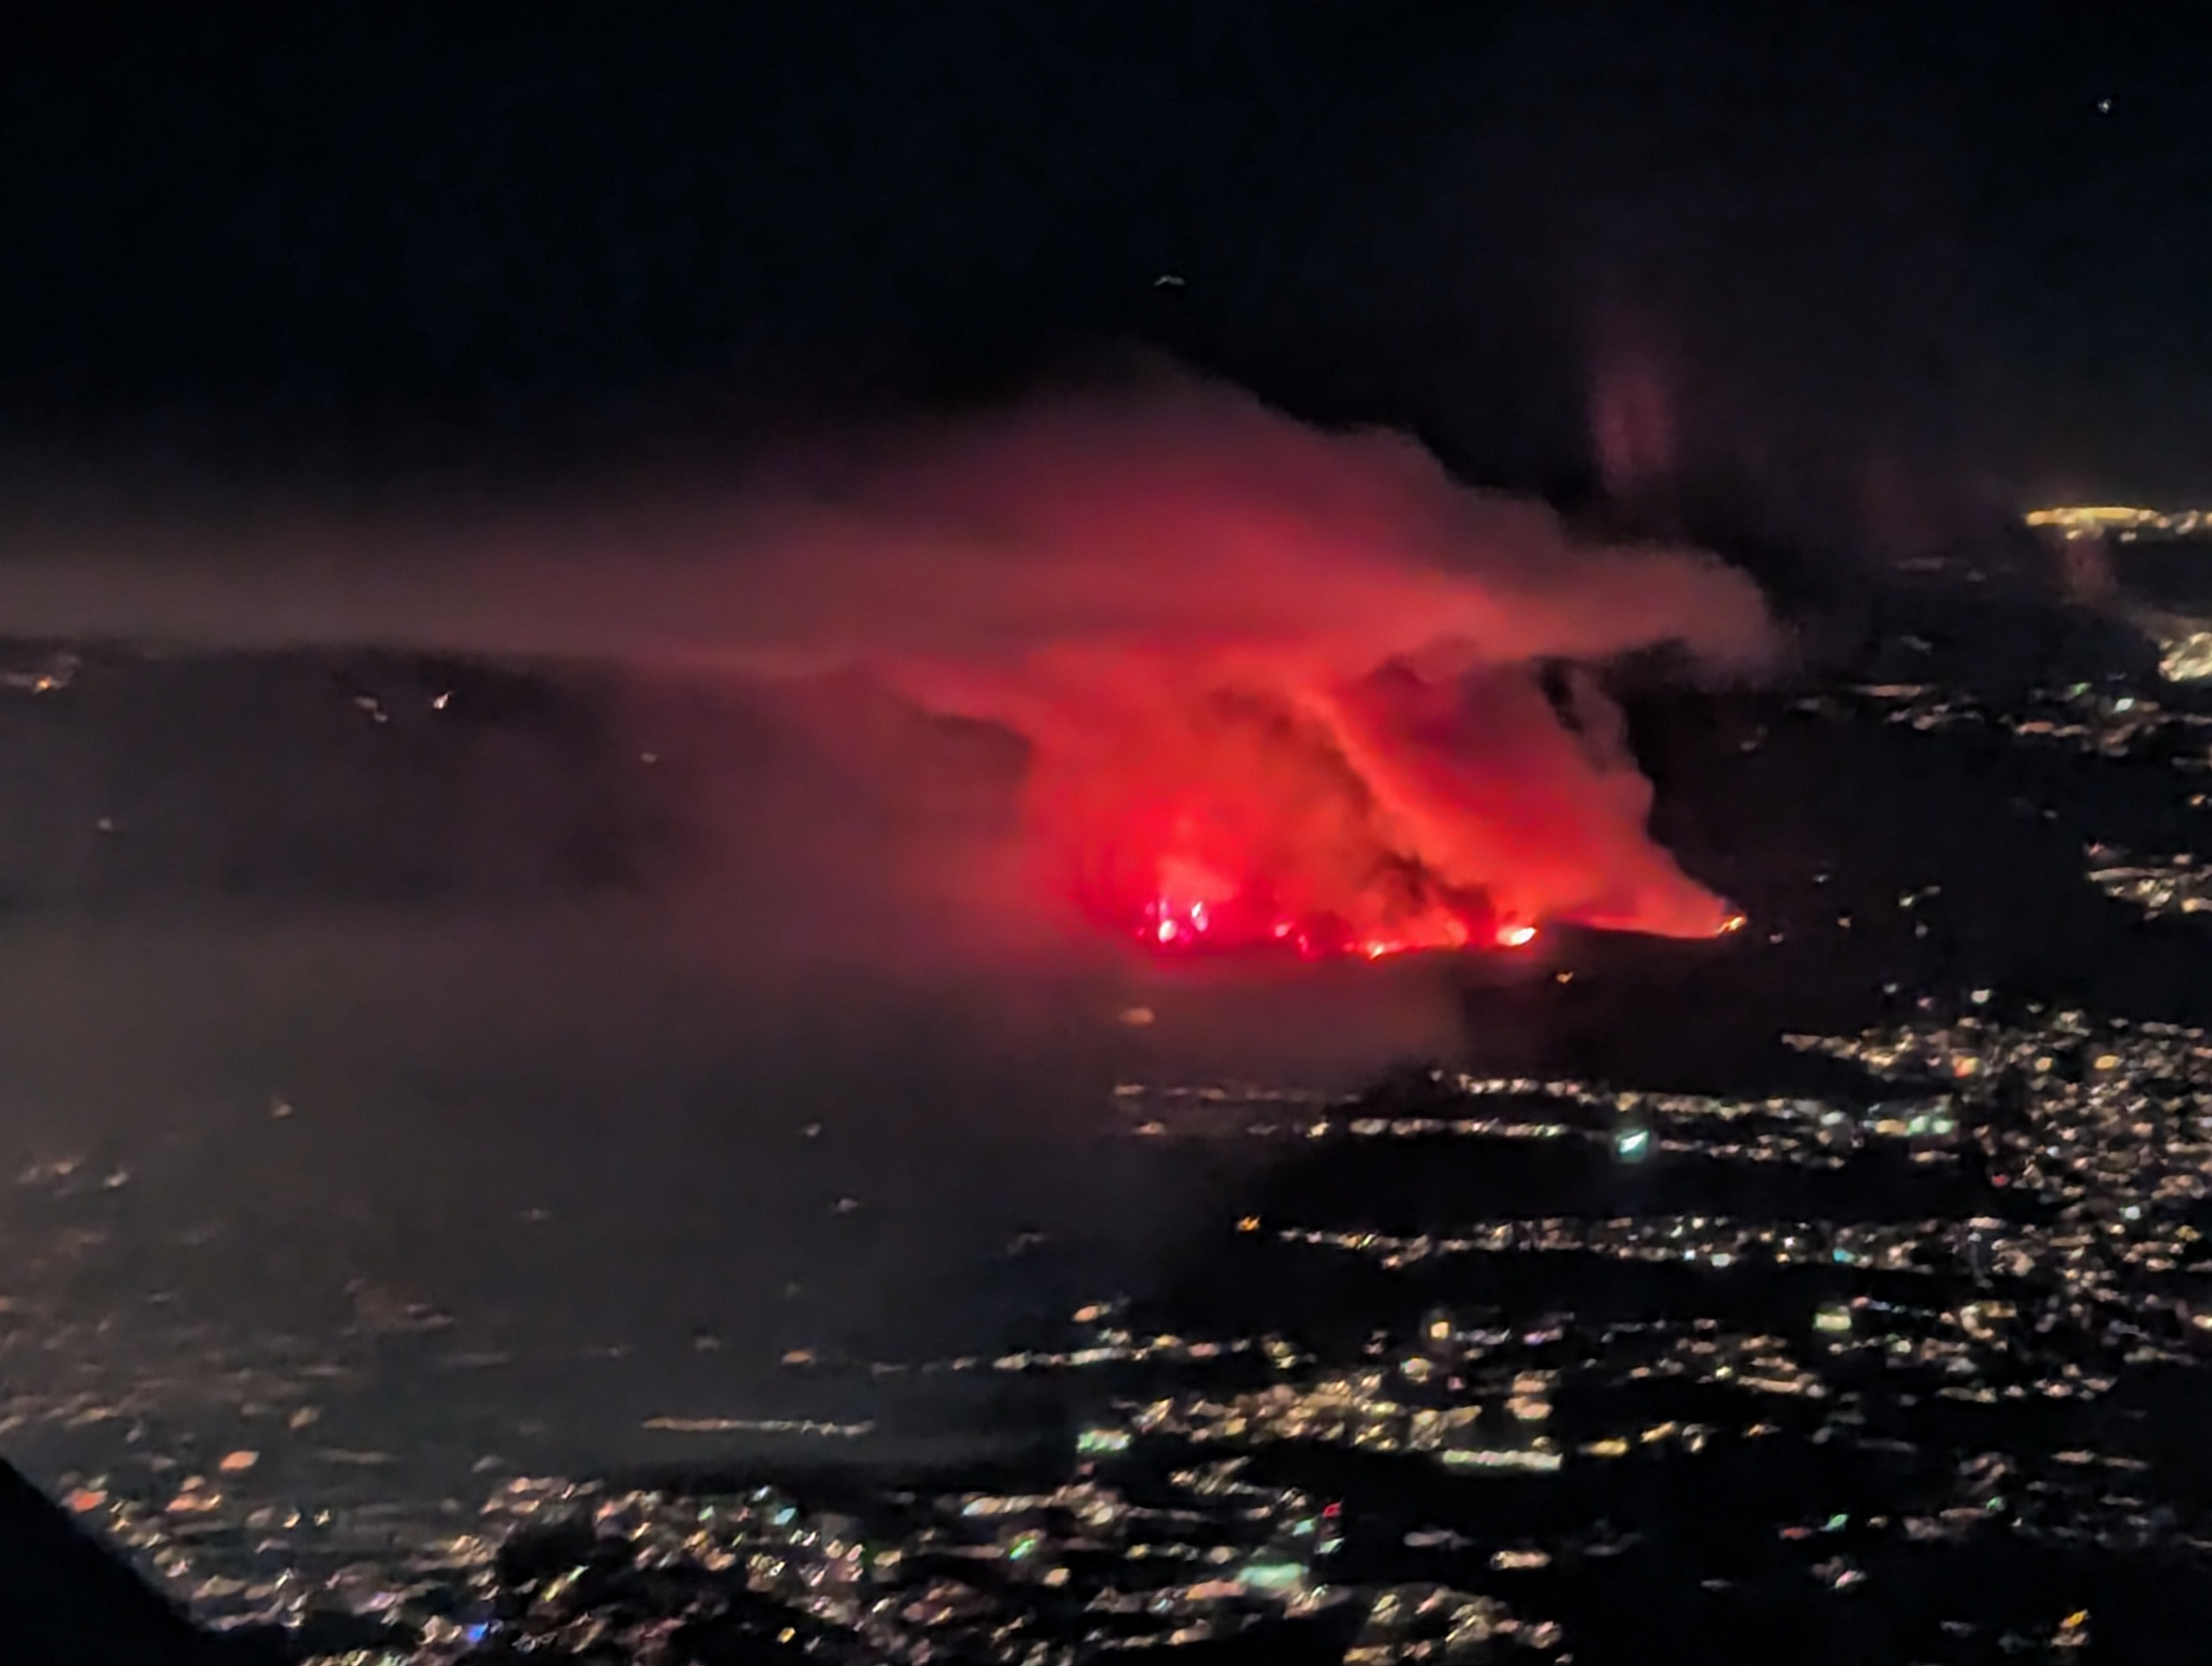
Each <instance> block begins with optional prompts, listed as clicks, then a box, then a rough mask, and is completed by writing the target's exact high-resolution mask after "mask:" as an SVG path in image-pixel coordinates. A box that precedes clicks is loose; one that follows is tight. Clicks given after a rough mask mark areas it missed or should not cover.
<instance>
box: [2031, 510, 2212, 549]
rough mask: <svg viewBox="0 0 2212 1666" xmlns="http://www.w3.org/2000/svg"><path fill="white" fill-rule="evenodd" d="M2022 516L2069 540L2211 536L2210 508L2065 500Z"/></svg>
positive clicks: (2211, 514)
mask: <svg viewBox="0 0 2212 1666" xmlns="http://www.w3.org/2000/svg"><path fill="white" fill-rule="evenodd" d="M2022 520H2025V521H2026V523H2027V525H2028V526H2034V527H2039V528H2049V529H2050V530H2051V531H2054V532H2058V533H2060V534H2061V535H2062V536H2063V537H2064V538H2067V539H2068V540H2069V542H2070V541H2072V540H2075V539H2077V538H2104V537H2106V536H2108V535H2109V536H2113V537H2117V538H2118V539H2119V540H2120V541H2121V542H2122V543H2132V542H2133V541H2134V540H2135V539H2136V538H2142V537H2143V536H2145V535H2146V534H2148V536H2150V537H2153V538H2195V537H2199V536H2203V537H2212V509H2174V510H2171V511H2166V510H2159V509H2139V508H2129V507H2127V506H2124V505H2120V504H2068V505H2062V506H2059V507H2056V508H2048V509H2031V510H2029V511H2028V512H2027V514H2026V515H2025V516H2023V517H2022Z"/></svg>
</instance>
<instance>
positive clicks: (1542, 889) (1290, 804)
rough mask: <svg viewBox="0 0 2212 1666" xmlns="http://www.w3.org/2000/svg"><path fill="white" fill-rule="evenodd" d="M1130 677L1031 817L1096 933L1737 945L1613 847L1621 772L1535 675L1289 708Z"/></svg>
mask: <svg viewBox="0 0 2212 1666" xmlns="http://www.w3.org/2000/svg"><path fill="white" fill-rule="evenodd" d="M1114 665H1115V674H1113V675H1110V676H1109V675H1106V674H1104V667H1103V666H1100V665H1097V664H1093V665H1091V666H1088V667H1087V668H1086V669H1087V672H1088V673H1089V674H1088V675H1086V677H1085V678H1084V679H1083V680H1082V681H1081V683H1080V684H1079V685H1076V687H1077V688H1078V689H1079V691H1080V699H1079V702H1078V701H1077V700H1076V698H1075V697H1074V694H1073V690H1064V693H1067V694H1068V695H1069V698H1068V699H1067V701H1066V702H1065V703H1064V707H1063V710H1062V714H1061V716H1060V719H1059V720H1058V721H1054V722H1053V723H1051V724H1049V725H1045V726H1042V727H1041V731H1040V733H1039V735H1038V737H1037V738H1038V739H1039V748H1038V753H1037V766H1036V773H1035V775H1034V776H1033V778H1032V781H1031V783H1030V818H1031V824H1032V828H1033V830H1034V831H1035V833H1036V835H1037V836H1038V837H1039V839H1040V842H1041V845H1042V848H1043V849H1044V850H1045V852H1046V853H1047V854H1048V856H1049V858H1050V860H1053V861H1054V863H1055V864H1056V865H1057V870H1058V872H1059V873H1060V874H1061V875H1062V882H1063V884H1064V886H1065V889H1066V891H1067V893H1068V894H1069V895H1070V896H1071V897H1073V900H1074V902H1075V903H1076V905H1077V906H1078V908H1079V909H1080V910H1081V912H1082V913H1083V915H1085V917H1086V918H1087V919H1088V920H1089V921H1091V924H1092V926H1093V927H1096V928H1097V929H1099V930H1101V931H1103V932H1105V933H1109V934H1111V935H1114V936H1117V937H1120V938H1121V939H1124V940H1126V941H1133V942H1134V943H1137V944H1140V945H1143V946H1144V947H1145V948H1146V949H1147V950H1148V951H1150V952H1152V953H1153V954H1155V955H1158V956H1159V957H1162V958H1194V957H1201V956H1221V955H1237V956H1249V955H1260V954H1274V955H1279V956H1290V955H1295V956H1297V957H1299V958H1305V959H1310V960H1318V959H1324V958H1364V959H1370V960H1379V959H1383V958H1387V957H1389V956H1393V955H1399V954H1406V953H1413V952H1451V951H1459V950H1489V951H1499V950H1504V951H1511V950H1519V949H1525V948H1527V947H1528V946H1529V945H1531V944H1533V943H1534V941H1535V940H1536V939H1537V937H1538V935H1539V933H1540V930H1541V924H1542V922H1543V921H1545V920H1547V919H1571V920H1583V921H1589V922H1592V923H1600V924H1622V925H1629V926H1632V927H1635V928H1637V929H1641V930H1647V931H1654V930H1656V931H1662V932H1667V933H1672V934H1676V935H1699V934H1703V933H1708V932H1711V931H1714V930H1717V929H1718V928H1719V927H1720V926H1721V922H1722V921H1723V917H1724V916H1723V910H1721V909H1719V907H1718V905H1717V903H1715V902H1714V900H1713V899H1712V898H1711V897H1710V896H1709V895H1708V894H1707V893H1705V891H1702V890H1701V889H1699V887H1697V886H1695V885H1692V884H1691V883H1690V882H1688V881H1687V880H1686V879H1683V878H1682V877H1681V876H1680V873H1679V872H1678V871H1677V870H1674V868H1673V866H1672V864H1671V863H1669V862H1668V861H1667V860H1665V858H1664V856H1663V854H1660V853H1657V852H1656V851H1655V850H1653V849H1652V848H1651V847H1650V846H1649V845H1648V844H1646V843H1645V842H1644V841H1643V840H1642V839H1641V838H1640V837H1633V836H1632V837H1626V838H1624V837H1622V836H1620V832H1619V830H1618V827H1617V824H1616V822H1615V818H1613V816H1612V815H1611V814H1607V815H1606V816H1605V817H1603V818H1601V820H1600V822H1599V824H1598V826H1597V827H1596V829H1595V830H1594V829H1593V828H1592V826H1591V825H1590V821H1591V817H1590V814H1589V806H1590V804H1591V802H1592V800H1593V795H1594V792H1595V793H1598V794H1603V793H1606V792H1607V788H1608V786H1609V775H1608V772H1607V771H1604V770H1601V769H1593V768H1592V766H1591V764H1590V763H1589V759H1588V757H1586V755H1585V754H1584V753H1583V751H1578V750H1577V745H1578V743H1577V738H1576V737H1575V736H1574V735H1573V734H1572V733H1570V732H1569V731H1568V730H1567V729H1565V728H1563V727H1561V724H1560V722H1559V718H1558V717H1557V715H1556V714H1555V713H1554V712H1553V709H1552V708H1551V707H1550V706H1549V705H1548V704H1547V702H1546V701H1545V699H1544V697H1543V696H1542V695H1541V692H1539V691H1538V690H1535V688H1534V684H1533V681H1532V680H1531V679H1529V678H1527V677H1526V675H1525V674H1522V673H1517V672H1516V673H1515V674H1514V675H1513V676H1512V677H1510V678H1503V679H1501V678H1497V677H1494V676H1492V677H1475V678H1445V679H1442V680H1439V681H1437V682H1433V683H1432V682H1431V681H1428V680H1425V679H1423V678H1419V677H1417V676H1415V675H1414V674H1413V673H1412V672H1407V671H1404V670H1402V669H1400V668H1392V669H1389V670H1386V671H1385V672H1379V673H1376V675H1375V676H1372V677H1370V678H1362V679H1358V681H1357V682H1356V683H1354V684H1352V685H1350V686H1347V687H1343V688H1334V689H1300V688H1296V687H1292V688H1287V689H1286V688H1285V687H1283V686H1281V685H1280V684H1270V683H1269V682H1267V680H1266V679H1264V678H1260V677H1258V676H1257V675H1255V674H1254V673H1252V672H1250V671H1249V669H1248V670H1247V672H1245V673H1244V674H1243V675H1242V676H1240V677H1238V678H1236V679H1235V680H1232V681H1230V682H1226V683H1224V684H1220V685H1218V686H1215V687H1212V688H1206V687H1204V686H1203V685H1200V686H1196V687H1194V686H1193V685H1192V684H1188V683H1187V682H1181V681H1179V680H1178V679H1176V678H1173V677H1171V676H1163V675H1162V674H1161V673H1160V671H1159V668H1158V666H1157V665H1140V664H1139V663H1138V662H1135V661H1133V660H1116V661H1115V662H1114ZM1627 781H1629V782H1630V783H1631V784H1632V786H1633V787H1637V788H1641V787H1642V786H1643V783H1642V781H1641V778H1640V777H1639V776H1634V775H1629V776H1628V777H1627ZM1547 783H1551V784H1553V786H1552V787H1547ZM1630 825H1631V827H1632V826H1633V824H1630Z"/></svg>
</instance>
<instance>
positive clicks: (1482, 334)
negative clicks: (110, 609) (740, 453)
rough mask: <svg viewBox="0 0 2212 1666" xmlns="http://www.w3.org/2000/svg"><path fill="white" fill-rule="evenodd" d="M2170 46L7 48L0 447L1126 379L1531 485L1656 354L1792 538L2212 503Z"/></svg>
mask: <svg viewBox="0 0 2212 1666" xmlns="http://www.w3.org/2000/svg"><path fill="white" fill-rule="evenodd" d="M2185 10H2186V9H2185V8H2182V7H2178V6H2171V5H2160V6H2153V5H2148V4H2146V5H2141V6H2133V7H2130V6H2119V5H2110V6H2099V5H2089V4H2080V5H2071V6H2068V5H2055V4H2036V3H2017V0H2016V3H2011V4H2004V5H1998V4H1967V3H1962V0H1923V3H1917V4H1911V5H1905V4H1887V3H1861V4H1857V5H1854V6H1851V7H1820V6H1809V5H1808V6H1797V5H1780V6H1747V5H1741V4H1716V5H1710V6H1701V5H1657V4H1645V5H1629V4H1626V3H1615V4H1607V3H1571V4H1565V3H1556V0H1546V3H1533V0H1532V3H1522V4H1510V3H1509V4H1499V5H1493V6H1478V5H1474V4H1451V5H1445V4H1437V3H1435V0H1424V3H1417V4H1403V3H1391V0H1360V3H1346V4H1334V3H1279V4H1257V3H1241V4H1239V3H1226V0H1222V3H1188V0H1186V3H1172V4H1171V3H1163V0H1114V3H1092V0H1054V3H1051V4H1036V3H1000V0H992V3H960V0H942V3H934V4H918V3H875V4H864V3H856V0H806V3H803V4H794V5H789V6H770V5H765V4H755V5H737V4H728V5H718V6H699V7H696V8H684V9H677V8H672V7H654V6H634V7H623V8H614V7H593V8H588V9H586V8H574V9H571V8H564V7H549V6H521V5H513V6H501V5H483V6H477V7H471V8H467V9H465V10H460V11H457V10H456V9H453V8H450V7H442V6H440V7H433V6H410V5H395V4H383V5H373V6H372V5H356V4H347V3H335V0H334V3H325V4H320V5H316V6H309V7H299V6H292V7H281V8H280V7H268V8H262V7H255V6H247V5H237V4H234V5H228V6H224V7H220V8H189V7H166V8H154V7H148V8H143V9H137V10H135V11H126V10H124V9H116V8H104V7H99V6H85V5H81V4H48V5H39V6H31V5H24V6H20V7H18V8H16V9H15V10H14V12H13V13H12V14H11V22H10V25H9V49H8V51H7V52H6V54H5V59H4V61H5V64H6V68H5V70H4V72H3V73H4V83H0V135H4V139H0V155H4V167H5V176H4V183H0V308H4V317H5V319H6V328H5V330H4V332H0V436H4V438H5V439H6V441H8V442H9V444H10V445H12V446H13V447H15V450H16V453H17V454H18V456H19V457H27V458H29V459H32V460H33V463H34V464H35V465H37V466H39V467H41V468H44V467H46V466H47V465H51V464H53V463H55V462H57V461H61V460H67V461H70V462H87V463H89V464H91V465H93V467H94V471H95V472H97V471H100V470H101V469H112V470H116V471H121V472H123V473H125V474H126V475H133V476H135V477H148V478H155V479H158V480H166V481H167V482H168V483H170V484H171V485H175V484H177V483H180V482H181V483H184V484H185V485H190V484H191V483H193V482H194V481H196V480H204V479H208V478H216V477H224V478H228V477H233V476H235V475H237V474H239V473H240V472H241V471H242V472H243V473H245V474H246V475H249V476H252V475H257V474H264V475H268V476H270V477H290V478H293V479H295V481H296V480H297V479H298V478H300V477H310V478H313V480H316V481H318V482H320V481H323V480H325V479H326V478H327V479H329V480H343V481H347V482H350V483H353V484H354V485H355V486H356V487H357V486H358V485H359V484H360V483H362V482H363V481H374V480H379V479H386V478H398V477H410V476H411V474H413V473H419V472H421V471H426V470H436V471H446V472H447V473H452V472H454V471H459V472H460V473H462V474H467V473H469V472H470V471H472V470H475V471H502V470H504V471H510V472H512V471H516V470H520V471H522V473H523V475H524V476H525V477H527V476H528V475H529V474H530V473H531V471H548V470H550V471H559V470H564V469H573V468H575V467H577V466H579V465H580V464H581V463H582V462H583V461H584V460H585V459H594V458H597V459H605V458H611V457H616V456H620V455H626V454H629V453H633V452H635V451H636V450H637V449H639V448H641V447H651V446H658V447H666V446H669V445H677V446H697V445H700V444H708V445H709V446H710V447H711V445H716V444H721V445H726V444H729V443H731V442H732V441H735V440H741V438H742V436H743V435H745V434H747V433H749V432H756V431H760V430H762V429H769V430H773V429H776V428H778V427H780V426H786V425H788V424H790V423H793V422H794V421H798V420H800V419H811V420H823V419H830V420H834V419H836V418H837V417H842V416H846V415H849V414H853V413H858V412H869V413H872V412H878V411H882V410H898V409H902V408H907V407H910V406H914V405H917V404H919V405H923V406H929V405H934V404H942V403H945V402H956V401H963V400H969V399H975V398H989V397H994V396H996V395H998V394H1000V393H1002V392H1006V391H1007V390H1009V389H1012V388H1016V387H1019V386H1024V385H1026V384H1029V383H1030V382H1033V381H1036V380H1049V379H1054V378H1060V377H1065V376H1066V375H1069V374H1090V373H1092V372H1095V371H1096V370H1097V368H1098V367H1099V366H1100V365H1102V364H1105V363H1111V362H1114V361H1115V358H1116V356H1125V355H1127V353H1128V352H1129V351H1130V350H1133V349H1136V350H1142V349H1143V348H1146V347H1154V348H1161V349H1164V350H1167V351H1169V352H1170V353H1172V354H1173V355H1175V356H1177V357H1179V358H1181V359H1182V360H1184V361H1186V362H1190V363H1193V364H1195V365H1197V366H1199V367H1200V368H1206V369H1210V370H1214V371H1218V372H1221V373H1224V374H1228V375H1230V376H1231V377H1233V378H1235V379H1237V380H1240V381H1243V382H1244V383H1245V384H1247V385H1249V386H1252V387H1253V388H1255V390H1257V391H1258V392H1261V394H1263V395H1264V396H1266V397H1267V398H1273V399H1275V400H1277V401H1279V402H1280V403H1282V404H1285V406H1287V407H1288V408H1290V409H1291V410H1294V411H1297V412H1298V413H1300V414H1304V415H1308V416H1311V417H1318V418H1322V419H1328V420H1349V419H1382V420H1386V421H1392V422H1396V423H1403V424H1407V425H1410V426H1413V427H1414V428H1416V429H1418V430H1419V432H1421V433H1422V434H1423V435H1425V437H1427V438H1428V439H1429V440H1430V441H1431V443H1432V444H1434V445H1436V446H1437V447H1438V448H1439V450H1440V451H1442V452H1443V454H1444V455H1445V456H1446V457H1447V458H1448V459H1449V460H1450V461H1451V462H1452V463H1453V464H1454V465H1455V466H1457V467H1458V468H1460V469H1461V470H1462V471H1464V472H1465V473H1467V474H1468V476H1470V477H1474V478H1476V479H1479V480H1485V481H1491V482H1497V483H1505V484H1510V485H1514V486H1518V487H1523V488H1532V489H1539V490H1547V491H1552V492H1555V493H1557V492H1563V491H1564V492H1571V491H1572V490H1574V489H1576V487H1577V483H1578V482H1579V481H1581V480H1583V479H1584V478H1586V477H1587V476H1588V475H1589V439H1588V435H1589V399H1590V387H1591V384H1592V379H1593V375H1594V374H1599V375H1602V374H1606V372H1607V367H1613V368H1615V369H1617V368H1619V367H1620V366H1621V365H1622V364H1628V365H1632V366H1643V367H1645V368H1647V369H1648V370H1649V372H1650V374H1652V375H1653V376H1656V379H1657V380H1658V381H1659V383H1660V384H1661V385H1662V386H1663V388H1664V390H1665V395H1666V400H1667V405H1668V410H1669V412H1670V414H1671V415H1670V426H1671V429H1672V430H1673V435H1674V438H1673V442H1672V450H1673V454H1674V464H1675V466H1676V468H1677V470H1678V471H1680V473H1681V474H1682V475H1683V476H1684V477H1689V478H1693V479H1695V480H1696V481H1698V482H1699V483H1700V484H1701V488H1702V489H1710V490H1711V491H1714V492H1717V493H1719V494H1720V495H1721V496H1723V497H1724V498H1729V499H1730V501H1740V502H1755V503H1756V504H1757V505H1758V506H1759V513H1760V514H1765V516H1766V517H1767V518H1768V519H1769V520H1777V522H1778V524H1781V525H1784V526H1788V527H1792V528H1796V529H1798V530H1802V529H1804V528H1805V527H1806V526H1808V525H1810V524H1824V522H1825V520H1826V518H1827V517H1829V516H1830V515H1831V514H1832V511H1833V510H1834V509H1835V508H1837V506H1838V505H1842V504H1844V503H1849V504H1851V505H1855V506H1857V508H1858V509H1859V510H1860V511H1862V512H1865V506H1866V505H1867V504H1868V503H1869V502H1872V501H1875V500H1876V499H1879V500H1880V501H1881V502H1885V503H1887V504H1889V505H1890V506H1891V509H1890V513H1891V515H1892V518H1893V519H1894V518H1895V517H1896V516H1898V515H1902V516H1903V517H1904V518H1905V520H1929V519H1931V518H1932V519H1933V520H1936V521H1942V520H1944V519H1945V517H1946V516H1948V515H1950V514H1954V513H1955V512H1956V511H1957V510H1958V509H1959V508H1960V507H1962V506H1964V507H1966V508H1976V507H1986V506H1987V505H1989V504H1990V503H2002V504H2006V505H2008V506H2009V505H2011V504H2014V503H2015V502H2018V501H2020V500H2021V498H2022V497H2023V496H2039V495H2041V494H2044V493H2047V492H2054V491H2072V492H2089V493H2097V494H2100V495H2101V494H2107V493H2125V494H2143V495H2153V496H2164V497H2168V498H2172V497H2179V496H2191V495H2196V496H2212V137H2207V129H2206V126H2205V124H2204V123H2203V120H2202V112H2203V108H2204V107H2205V104H2206V100H2207V97H2208V94H2212V51H2208V50H2207V46H2208V42H2209V41H2212V33H2208V32H2207V31H2205V30H2203V28H2202V27H2198V28H2196V29H2194V30H2192V29H2191V28H2189V27H2188V26H2187V25H2186V23H2185V20H2184V17H2183V14H2184V13H2185ZM2106 100H2108V101H2109V103H2108V105H2106V106H2104V107H2100V103H2101V102H2102V101H2106ZM1163 273H1173V274H1175V275H1176V276H1177V277H1181V278H1182V280H1183V282H1182V283H1181V284H1180V285H1174V284H1170V285H1161V284H1158V283H1156V281H1155V280H1156V279H1157V278H1158V277H1159V276H1160V275H1161V274H1163ZM1868 513H1871V512H1868ZM1875 519H1876V520H1879V519H1880V516H1879V514H1876V515H1875ZM1855 524H1857V523H1855Z"/></svg>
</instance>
